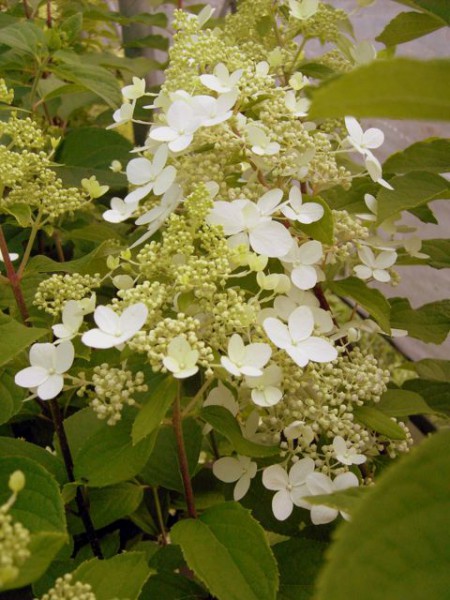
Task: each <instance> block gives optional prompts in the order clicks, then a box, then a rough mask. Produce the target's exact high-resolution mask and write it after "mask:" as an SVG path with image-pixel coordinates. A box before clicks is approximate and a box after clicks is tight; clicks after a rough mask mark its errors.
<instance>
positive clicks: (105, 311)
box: [94, 306, 120, 335]
mask: <svg viewBox="0 0 450 600" xmlns="http://www.w3.org/2000/svg"><path fill="white" fill-rule="evenodd" d="M94 321H95V323H96V325H98V327H99V329H101V331H104V332H105V333H107V334H109V335H115V334H116V333H117V332H118V331H119V328H120V317H119V315H118V314H117V313H115V312H114V311H113V309H112V308H109V307H108V306H97V308H96V309H95V312H94Z"/></svg>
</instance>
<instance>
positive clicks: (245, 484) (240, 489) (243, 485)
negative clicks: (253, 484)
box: [233, 474, 250, 502]
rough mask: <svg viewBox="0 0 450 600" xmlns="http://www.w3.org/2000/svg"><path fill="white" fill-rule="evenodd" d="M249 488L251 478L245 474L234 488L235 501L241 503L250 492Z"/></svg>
mask: <svg viewBox="0 0 450 600" xmlns="http://www.w3.org/2000/svg"><path fill="white" fill-rule="evenodd" d="M249 488H250V477H249V476H248V475H247V474H245V475H243V476H242V477H241V478H240V479H239V481H238V482H237V483H236V485H235V486H234V490H233V498H234V500H235V501H236V502H239V500H241V499H242V498H243V497H244V496H245V494H246V493H247V492H248V490H249Z"/></svg>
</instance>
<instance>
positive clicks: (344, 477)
mask: <svg viewBox="0 0 450 600" xmlns="http://www.w3.org/2000/svg"><path fill="white" fill-rule="evenodd" d="M358 485H359V481H358V478H357V477H356V475H355V474H354V473H351V472H348V473H341V474H340V475H338V476H337V477H336V479H335V480H334V481H333V486H334V489H335V490H336V491H340V490H346V489H348V488H352V487H358Z"/></svg>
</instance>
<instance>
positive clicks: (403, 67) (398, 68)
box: [308, 58, 450, 121]
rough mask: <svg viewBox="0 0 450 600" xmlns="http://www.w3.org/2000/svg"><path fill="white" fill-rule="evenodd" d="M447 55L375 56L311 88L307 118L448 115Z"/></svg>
mask: <svg viewBox="0 0 450 600" xmlns="http://www.w3.org/2000/svg"><path fill="white" fill-rule="evenodd" d="M449 65H450V61H449V60H447V59H434V60H428V61H420V60H413V59H410V58H393V59H390V60H377V61H374V62H372V63H370V64H369V65H363V66H361V67H359V68H358V69H355V70H354V71H351V72H349V73H346V74H344V75H341V76H340V77H336V78H333V79H329V80H326V81H325V82H324V83H323V84H322V85H321V86H319V87H318V88H317V89H316V90H314V91H312V100H313V102H312V105H311V108H310V111H309V114H308V118H310V119H311V120H315V119H320V118H325V119H326V118H334V117H345V116H347V115H352V116H354V117H386V118H391V119H425V120H430V119H431V120H433V119H437V120H442V121H448V120H450V78H449V77H448V69H449Z"/></svg>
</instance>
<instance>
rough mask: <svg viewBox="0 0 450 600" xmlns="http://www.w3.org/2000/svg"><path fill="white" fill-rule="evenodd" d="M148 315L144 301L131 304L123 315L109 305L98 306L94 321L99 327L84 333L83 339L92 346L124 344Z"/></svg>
mask: <svg viewBox="0 0 450 600" xmlns="http://www.w3.org/2000/svg"><path fill="white" fill-rule="evenodd" d="M147 315H148V309H147V307H146V306H145V304H143V303H142V302H139V303H138V304H133V305H131V306H129V307H128V308H126V309H125V310H124V311H123V313H122V314H121V315H118V314H117V313H116V312H114V311H113V309H112V308H109V307H108V306H97V308H96V309H95V312H94V321H95V323H96V325H97V326H98V328H97V329H90V330H89V331H86V333H83V336H82V338H81V341H82V342H83V344H85V345H86V346H90V347H91V348H114V347H116V346H117V347H118V346H122V344H124V343H125V342H126V341H127V340H129V339H130V338H132V337H133V336H134V335H136V333H137V332H138V331H139V330H140V329H141V327H142V326H143V325H144V323H145V321H146V320H147Z"/></svg>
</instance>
